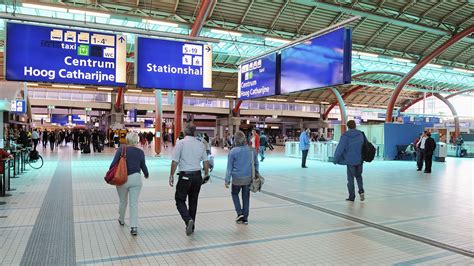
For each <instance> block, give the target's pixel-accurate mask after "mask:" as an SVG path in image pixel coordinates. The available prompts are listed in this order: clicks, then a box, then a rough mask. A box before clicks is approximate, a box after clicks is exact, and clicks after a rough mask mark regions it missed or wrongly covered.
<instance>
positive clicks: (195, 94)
mask: <svg viewBox="0 0 474 266" xmlns="http://www.w3.org/2000/svg"><path fill="white" fill-rule="evenodd" d="M190 95H191V96H204V94H202V93H191V94H190Z"/></svg>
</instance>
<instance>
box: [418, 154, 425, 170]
mask: <svg viewBox="0 0 474 266" xmlns="http://www.w3.org/2000/svg"><path fill="white" fill-rule="evenodd" d="M417 155H418V156H417V160H416V165H417V166H418V170H421V168H423V161H424V160H425V150H424V149H419V150H418V152H417Z"/></svg>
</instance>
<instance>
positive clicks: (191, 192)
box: [174, 171, 202, 224]
mask: <svg viewBox="0 0 474 266" xmlns="http://www.w3.org/2000/svg"><path fill="white" fill-rule="evenodd" d="M201 185H202V177H201V171H196V172H195V174H192V175H190V174H188V175H186V176H184V175H182V174H179V180H178V184H176V193H175V195H174V198H175V200H176V207H177V208H178V212H179V214H180V215H181V218H182V219H183V221H184V222H185V223H186V224H187V222H188V221H189V220H191V219H193V220H196V212H197V205H198V197H199V192H200V191H201ZM186 198H187V199H188V205H189V208H188V206H186Z"/></svg>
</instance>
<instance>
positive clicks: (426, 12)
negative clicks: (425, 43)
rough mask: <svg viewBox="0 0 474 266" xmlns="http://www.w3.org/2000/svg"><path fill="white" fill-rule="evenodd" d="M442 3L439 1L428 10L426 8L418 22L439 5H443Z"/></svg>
mask: <svg viewBox="0 0 474 266" xmlns="http://www.w3.org/2000/svg"><path fill="white" fill-rule="evenodd" d="M443 2H444V1H439V0H438V3H437V4H436V5H434V6H432V7H430V8H428V9H427V10H426V11H425V12H423V13H422V14H421V16H420V19H419V20H418V21H421V20H422V19H423V18H424V17H426V16H427V15H428V14H429V13H430V12H431V11H433V10H435V9H436V8H438V7H439V6H440V5H442V4H443Z"/></svg>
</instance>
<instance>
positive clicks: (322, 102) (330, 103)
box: [321, 102, 331, 104]
mask: <svg viewBox="0 0 474 266" xmlns="http://www.w3.org/2000/svg"><path fill="white" fill-rule="evenodd" d="M321 104H331V103H329V102H321Z"/></svg>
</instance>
